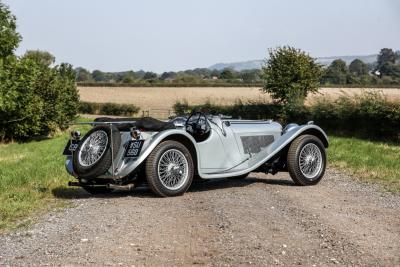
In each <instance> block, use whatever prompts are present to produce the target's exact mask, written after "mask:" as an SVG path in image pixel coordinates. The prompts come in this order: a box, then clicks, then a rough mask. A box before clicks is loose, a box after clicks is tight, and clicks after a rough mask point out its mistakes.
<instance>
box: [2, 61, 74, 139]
mask: <svg viewBox="0 0 400 267" xmlns="http://www.w3.org/2000/svg"><path fill="white" fill-rule="evenodd" d="M78 103H79V95H78V91H77V89H76V85H75V73H74V71H73V69H72V67H71V66H70V65H68V64H61V65H60V66H56V67H54V68H50V67H48V66H45V65H43V64H39V63H38V62H36V61H34V60H32V59H28V58H22V59H18V58H16V57H12V58H8V60H7V64H3V65H1V66H0V117H1V120H0V141H2V140H26V139H29V138H31V137H35V136H48V135H50V134H52V133H54V132H55V131H57V130H59V129H64V128H65V127H66V126H65V125H66V122H68V121H70V120H73V119H74V118H75V115H76V114H77V110H78Z"/></svg>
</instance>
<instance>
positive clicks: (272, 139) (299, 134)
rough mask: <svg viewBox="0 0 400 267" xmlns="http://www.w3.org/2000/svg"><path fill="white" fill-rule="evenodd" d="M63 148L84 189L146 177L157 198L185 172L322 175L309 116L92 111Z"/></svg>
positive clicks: (173, 190) (300, 179)
mask: <svg viewBox="0 0 400 267" xmlns="http://www.w3.org/2000/svg"><path fill="white" fill-rule="evenodd" d="M89 124H91V125H92V126H93V128H92V129H91V130H90V131H88V132H87V133H86V135H85V136H84V137H83V138H81V134H80V133H79V132H78V131H72V132H71V138H70V140H69V142H68V144H67V146H66V147H65V149H64V154H65V155H66V156H67V159H66V163H65V165H66V169H67V171H68V173H69V174H71V175H73V176H74V177H76V179H77V180H78V181H75V182H70V183H69V185H71V186H81V187H83V188H84V189H86V190H87V191H88V192H90V193H93V194H96V193H105V192H109V191H112V190H113V189H116V188H133V187H135V186H136V185H138V184H139V183H143V182H146V181H147V184H148V186H149V187H150V188H151V190H152V191H153V192H154V193H155V194H157V195H159V196H163V197H167V196H177V195H181V194H183V193H185V192H186V190H188V188H189V187H190V185H191V183H192V181H193V179H214V178H229V177H232V178H245V177H246V176H247V175H248V174H249V173H250V172H263V173H271V174H275V173H277V172H279V171H288V172H289V173H290V176H291V178H292V179H293V181H294V182H295V183H296V184H297V185H314V184H317V183H318V182H319V181H320V180H321V178H322V177H323V175H324V172H325V167H326V152H325V149H326V148H327V147H328V138H327V136H326V134H325V133H324V131H323V130H322V129H321V128H320V127H318V126H316V125H314V123H313V122H309V123H308V124H306V125H301V126H300V125H297V124H293V123H292V124H288V125H286V127H284V128H282V126H281V125H280V124H279V123H277V122H274V121H271V120H268V121H263V120H240V119H239V120H237V119H230V118H228V117H224V116H221V115H220V116H211V115H207V114H204V113H202V112H195V113H192V114H191V115H190V116H188V117H177V118H174V119H172V120H170V121H159V120H156V119H153V118H140V119H133V118H127V119H111V118H105V117H103V118H98V119H96V120H95V121H94V122H90V123H89Z"/></svg>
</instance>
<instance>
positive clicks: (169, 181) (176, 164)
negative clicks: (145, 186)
mask: <svg viewBox="0 0 400 267" xmlns="http://www.w3.org/2000/svg"><path fill="white" fill-rule="evenodd" d="M188 169H189V164H188V161H187V159H186V157H185V155H184V154H183V153H182V152H181V151H179V150H177V149H170V150H167V151H165V152H164V154H162V155H161V157H160V160H159V161H158V168H157V170H158V177H159V179H160V181H161V183H162V184H163V186H165V187H166V188H168V189H170V190H178V189H180V188H181V187H182V186H183V185H184V184H185V182H186V181H187V179H188V177H189V171H188Z"/></svg>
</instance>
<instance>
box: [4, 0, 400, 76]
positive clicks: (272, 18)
mask: <svg viewBox="0 0 400 267" xmlns="http://www.w3.org/2000/svg"><path fill="white" fill-rule="evenodd" d="M3 2H5V3H6V4H7V5H9V6H10V8H11V10H12V12H13V13H14V14H15V15H16V16H17V19H18V30H19V32H20V33H21V34H22V36H23V42H22V43H21V45H20V47H19V49H18V51H17V53H18V54H21V53H23V52H25V51H26V50H28V49H42V50H47V51H49V52H51V53H52V54H54V55H55V56H56V57H57V62H69V63H71V64H73V65H74V66H76V67H77V66H83V67H86V68H88V69H90V70H94V69H101V70H104V71H121V70H130V69H133V70H139V69H144V70H152V71H156V72H162V71H167V70H175V71H176V70H184V69H189V68H195V67H208V66H210V65H212V64H214V63H219V62H233V61H243V60H252V59H262V58H264V57H265V55H266V53H267V50H268V48H270V47H276V46H279V45H291V46H295V47H297V48H301V49H303V50H306V51H307V52H309V53H310V54H311V55H312V56H314V57H321V56H336V55H365V54H374V53H377V52H378V51H379V49H380V48H382V47H390V48H395V49H399V48H400V1H398V0H375V1H373V0H352V1H348V0H304V1H296V0H272V1H270V0H201V1H200V0H198V1H194V0H168V1H165V0H146V1H143V0H142V1H137V0H114V1H111V0H109V1H106V0H68V1H67V0H64V1H61V0H57V1H54V0H35V1H27V0H3Z"/></svg>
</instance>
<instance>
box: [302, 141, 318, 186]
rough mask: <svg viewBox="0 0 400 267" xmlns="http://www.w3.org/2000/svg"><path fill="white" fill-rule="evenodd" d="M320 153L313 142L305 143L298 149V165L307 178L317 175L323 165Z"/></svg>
mask: <svg viewBox="0 0 400 267" xmlns="http://www.w3.org/2000/svg"><path fill="white" fill-rule="evenodd" d="M322 165H323V159H322V153H321V150H320V149H319V147H318V146H317V145H315V144H313V143H308V144H306V145H305V146H304V147H303V148H302V149H301V151H300V155H299V167H300V171H301V173H302V174H303V175H304V176H305V177H306V178H308V179H314V178H315V177H317V176H318V174H319V173H320V171H321V168H322V167H323V166H322Z"/></svg>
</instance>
